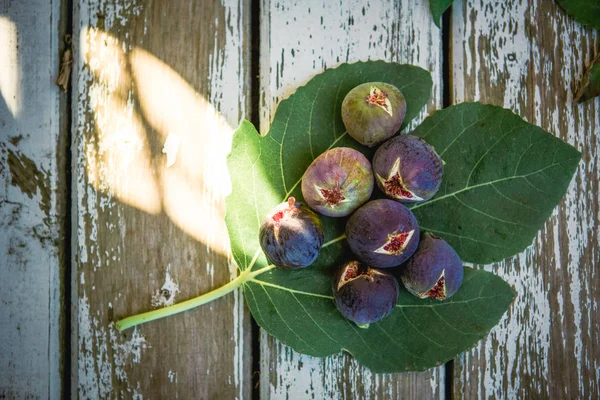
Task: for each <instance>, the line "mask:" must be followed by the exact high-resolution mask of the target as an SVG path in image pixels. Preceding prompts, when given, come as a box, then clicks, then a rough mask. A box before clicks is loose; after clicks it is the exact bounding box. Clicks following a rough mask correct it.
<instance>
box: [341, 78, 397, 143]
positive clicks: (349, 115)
mask: <svg viewBox="0 0 600 400" xmlns="http://www.w3.org/2000/svg"><path fill="white" fill-rule="evenodd" d="M405 115H406V101H405V100H404V96H403V95H402V93H401V92H400V90H398V88H396V87H395V86H393V85H390V84H389V83H383V82H367V83H363V84H361V85H358V86H356V87H355V88H354V89H352V90H351V91H350V92H348V94H347V95H346V97H345V98H344V101H343V102H342V120H343V121H344V125H345V126H346V130H347V131H348V134H349V135H350V136H352V137H353V138H354V139H355V140H356V141H357V142H359V143H360V144H362V145H365V146H368V147H373V146H376V145H378V144H379V143H382V142H384V141H386V140H387V139H389V138H391V137H392V136H394V135H395V134H396V132H398V130H400V126H401V125H402V121H404V116H405Z"/></svg>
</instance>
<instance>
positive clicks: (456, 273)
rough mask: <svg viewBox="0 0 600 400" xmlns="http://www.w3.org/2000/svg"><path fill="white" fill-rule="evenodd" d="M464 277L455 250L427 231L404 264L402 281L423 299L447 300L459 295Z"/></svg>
mask: <svg viewBox="0 0 600 400" xmlns="http://www.w3.org/2000/svg"><path fill="white" fill-rule="evenodd" d="M463 274H464V269H463V264H462V261H461V260H460V257H459V256H458V254H456V251H454V249H453V248H452V247H451V246H450V245H449V244H448V243H447V242H446V241H445V240H443V239H442V238H439V237H437V236H435V235H433V234H432V233H429V232H426V233H424V234H423V235H422V237H421V240H420V242H419V247H418V248H417V251H416V252H415V254H413V256H412V257H411V258H410V259H409V260H408V262H407V263H406V264H405V265H404V267H403V269H402V272H401V279H402V283H403V284H404V286H405V287H406V289H407V290H408V291H409V292H410V293H412V294H413V295H415V296H417V297H419V298H421V299H426V298H431V299H437V300H445V299H447V298H449V297H451V296H452V295H454V293H456V291H457V290H458V288H459V287H460V285H461V284H462V280H463Z"/></svg>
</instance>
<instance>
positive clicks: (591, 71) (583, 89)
mask: <svg viewBox="0 0 600 400" xmlns="http://www.w3.org/2000/svg"><path fill="white" fill-rule="evenodd" d="M596 96H600V53H599V54H598V55H597V56H596V58H595V59H594V60H593V61H592V64H591V65H590V67H589V68H588V70H587V71H586V73H585V74H584V75H583V79H582V80H581V82H580V83H579V89H578V90H577V93H576V94H575V102H577V103H583V102H584V101H586V100H589V99H591V98H594V97H596Z"/></svg>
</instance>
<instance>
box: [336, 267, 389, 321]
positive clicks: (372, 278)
mask: <svg viewBox="0 0 600 400" xmlns="http://www.w3.org/2000/svg"><path fill="white" fill-rule="evenodd" d="M398 292H399V285H398V281H397V280H396V278H394V276H393V275H392V274H390V273H388V272H386V271H383V270H380V269H376V268H371V267H369V266H368V265H366V264H362V263H360V262H359V261H350V262H348V263H346V264H344V265H343V266H342V268H340V269H339V271H338V272H337V274H336V278H335V279H334V281H333V299H334V301H335V305H336V306H337V308H338V310H339V311H340V313H341V314H342V315H343V316H344V317H345V318H347V319H349V320H350V321H354V322H356V324H358V325H359V326H360V327H361V328H366V327H368V324H370V323H373V322H377V321H379V320H380V319H382V318H383V317H386V316H388V315H389V314H390V313H391V312H392V311H393V310H394V306H395V305H396V302H397V301H398Z"/></svg>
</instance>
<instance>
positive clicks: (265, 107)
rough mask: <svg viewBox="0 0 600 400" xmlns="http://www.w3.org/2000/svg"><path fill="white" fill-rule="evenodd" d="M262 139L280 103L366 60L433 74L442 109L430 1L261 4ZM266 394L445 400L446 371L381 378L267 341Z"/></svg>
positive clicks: (343, 358) (432, 105)
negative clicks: (326, 74) (328, 73)
mask: <svg viewBox="0 0 600 400" xmlns="http://www.w3.org/2000/svg"><path fill="white" fill-rule="evenodd" d="M382 3H383V2H382ZM260 34H261V47H260V55H261V59H260V70H261V76H260V88H261V104H260V105H261V110H262V113H261V116H260V117H261V118H260V119H261V120H260V123H261V132H266V131H267V130H268V126H269V123H270V121H271V118H272V116H273V115H274V112H275V110H276V108H277V103H278V102H279V101H280V100H282V99H285V98H286V97H288V96H289V95H290V94H291V93H293V91H294V90H295V88H296V87H297V86H299V85H302V84H303V83H305V82H306V81H308V80H309V79H310V78H311V77H312V76H314V75H315V74H318V73H320V72H322V71H323V70H324V69H325V68H328V67H335V66H337V65H338V64H340V63H344V62H355V61H358V60H366V59H384V60H388V61H395V62H403V63H411V64H416V65H420V66H422V67H424V68H425V69H427V70H429V71H431V73H432V75H433V81H434V89H433V93H432V98H431V101H430V102H429V106H428V109H427V110H426V111H425V112H424V113H423V115H422V117H424V116H425V115H427V113H428V112H431V111H433V110H434V109H436V108H438V107H440V106H441V102H442V100H441V97H442V85H441V51H442V49H441V31H440V30H439V29H438V28H437V27H435V26H434V24H433V20H432V18H431V16H430V14H429V9H428V4H427V3H426V2H399V1H394V2H385V3H383V4H380V2H364V1H340V2H328V1H322V2H321V1H311V2H294V3H292V2H281V1H270V0H263V1H262V2H261V31H260ZM260 349H261V377H260V393H261V398H263V399H275V398H291V399H304V398H316V399H324V398H331V399H335V398H350V399H362V398H403V397H408V398H417V397H418V398H421V399H425V398H440V397H443V395H444V369H443V367H441V368H437V369H434V370H431V371H428V372H425V373H419V374H402V375H380V374H373V373H371V372H370V371H368V370H367V369H365V368H363V367H361V366H360V365H359V364H358V363H357V362H356V361H354V360H353V359H352V358H351V357H349V356H347V355H342V354H340V355H336V356H332V357H328V358H326V359H318V358H312V357H307V356H303V355H300V354H298V353H296V352H294V351H293V350H292V349H290V348H289V347H287V346H284V345H282V344H280V343H279V342H278V341H276V340H274V339H273V338H272V337H270V336H269V335H268V334H267V333H266V332H263V333H262V335H261V347H260Z"/></svg>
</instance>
